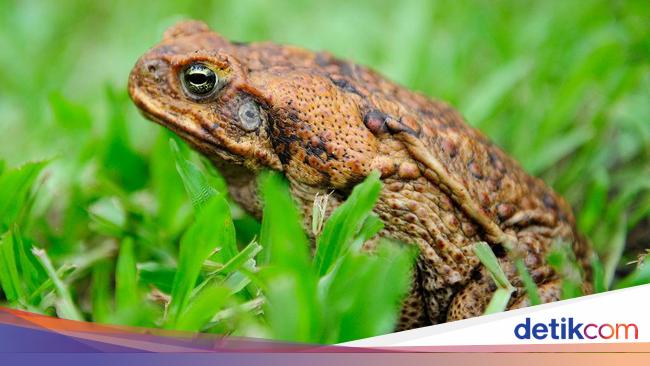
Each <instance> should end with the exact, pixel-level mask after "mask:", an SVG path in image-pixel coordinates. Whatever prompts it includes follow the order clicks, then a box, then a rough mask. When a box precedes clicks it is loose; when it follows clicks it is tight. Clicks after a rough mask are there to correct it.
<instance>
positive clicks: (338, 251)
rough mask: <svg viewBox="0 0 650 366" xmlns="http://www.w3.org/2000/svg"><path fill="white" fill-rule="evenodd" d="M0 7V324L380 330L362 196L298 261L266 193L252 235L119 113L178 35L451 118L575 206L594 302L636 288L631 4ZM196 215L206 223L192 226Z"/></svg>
mask: <svg viewBox="0 0 650 366" xmlns="http://www.w3.org/2000/svg"><path fill="white" fill-rule="evenodd" d="M0 9H1V11H0V48H1V49H2V50H3V52H0V85H2V87H0V116H1V118H0V129H1V130H2V131H3V133H2V137H0V159H2V160H3V161H1V162H0V216H1V217H0V235H1V239H0V284H1V287H2V295H1V296H3V297H4V299H5V300H4V301H5V302H6V303H9V304H10V305H12V306H15V307H19V308H23V309H28V310H31V311H37V312H43V313H47V314H58V315H59V316H64V317H68V318H83V319H86V320H94V321H100V322H111V323H120V324H131V325H144V326H166V327H169V328H177V329H191V330H196V329H201V330H206V331H212V332H231V333H235V334H245V335H261V336H268V337H275V338H281V339H291V340H302V341H313V342H335V341H341V340H346V339H352V338H356V337H363V336H367V335H373V334H378V333H382V332H387V331H390V329H391V327H392V324H393V322H394V320H395V316H396V309H397V307H396V304H397V303H398V301H397V300H396V296H397V294H399V293H400V292H401V291H403V288H404V284H403V283H401V282H400V281H399V280H394V278H401V277H400V276H399V273H400V271H403V269H404V266H405V263H408V262H409V258H410V257H409V256H410V254H409V252H408V251H404V250H400V249H398V248H397V247H395V246H394V245H390V244H385V245H382V246H380V249H378V251H377V255H375V256H368V255H364V254H361V253H359V251H358V247H359V246H360V243H361V242H363V241H365V240H366V239H368V238H370V237H371V236H373V235H374V234H375V233H376V232H377V230H379V228H380V227H381V226H380V225H381V222H379V220H378V219H377V218H376V217H375V216H373V215H372V214H370V211H369V208H370V207H372V204H373V202H374V198H373V197H374V196H373V192H374V190H376V189H377V188H376V187H377V186H376V185H377V184H378V183H373V181H372V179H370V180H369V181H368V182H367V185H365V186H364V187H363V189H365V190H367V191H365V192H361V193H358V194H359V195H360V196H363V197H365V198H363V199H361V201H358V202H357V203H358V204H360V206H359V207H357V209H356V210H357V211H355V210H353V209H349V211H348V212H343V213H339V214H337V215H335V216H333V217H332V218H331V219H330V221H327V222H325V223H324V226H323V227H322V231H321V230H320V227H319V231H320V232H321V235H320V237H319V239H318V243H319V244H323V243H328V244H327V245H328V246H325V244H323V246H322V247H319V248H318V249H317V253H316V256H315V258H314V259H313V260H312V259H311V257H309V256H308V255H307V254H306V253H309V251H308V248H307V247H306V244H305V243H306V239H305V237H306V236H305V234H304V233H300V231H301V230H302V228H300V227H299V226H298V225H297V221H296V222H294V224H295V225H294V224H288V225H284V224H281V225H277V224H274V223H273V222H274V221H273V215H274V214H273V212H275V211H274V210H277V209H279V208H278V207H282V215H283V216H286V215H287V213H286V207H285V206H278V205H286V204H287V202H284V201H282V199H283V198H282V197H281V193H278V192H282V190H283V189H286V187H285V186H284V185H283V182H282V180H281V179H280V178H279V177H272V176H271V177H266V178H265V180H263V182H265V186H264V187H265V188H264V192H265V202H266V204H267V206H266V207H265V212H266V215H265V217H264V220H263V222H262V223H261V225H260V223H258V222H257V221H256V220H254V219H252V218H250V217H248V216H246V215H245V214H244V213H243V212H242V211H241V209H239V208H238V207H236V206H235V205H233V204H232V203H231V202H228V201H226V199H225V197H224V196H223V192H226V190H225V186H224V184H225V183H224V182H223V180H222V179H221V178H220V177H219V176H218V174H216V173H215V172H214V171H213V169H212V168H211V167H210V166H207V165H205V164H203V162H202V160H201V159H200V158H199V157H198V156H196V155H195V154H193V153H190V152H189V151H188V149H187V147H186V146H185V145H184V144H182V143H180V142H178V143H177V144H176V143H173V144H172V145H173V146H174V148H171V149H170V147H169V139H170V138H174V137H173V136H172V135H171V134H170V133H168V132H166V131H164V130H162V129H161V128H159V127H158V126H156V125H154V124H152V123H149V122H147V121H145V120H144V119H143V118H142V117H141V116H139V115H138V113H137V111H136V110H135V108H134V107H133V106H132V105H131V103H130V102H129V100H128V97H127V95H126V92H125V86H126V80H127V76H128V73H129V71H130V69H131V67H132V66H133V64H134V63H135V61H136V59H137V57H139V56H140V55H141V54H142V53H144V52H145V50H146V49H147V48H148V47H150V46H152V45H153V44H155V43H156V42H157V41H158V40H159V38H160V36H161V34H162V32H163V30H164V29H165V28H166V27H168V26H170V25H172V24H173V23H174V22H175V21H177V20H179V19H182V18H196V19H202V20H204V21H206V22H207V23H208V24H209V25H211V26H212V27H213V28H214V29H215V30H217V31H218V32H220V33H222V34H223V35H224V36H226V37H228V38H230V39H233V40H240V41H255V40H271V41H275V42H282V43H292V44H297V45H300V46H304V47H307V48H310V49H315V50H320V49H325V50H329V51H331V52H333V53H334V54H336V55H338V56H341V57H343V58H346V59H350V60H354V61H356V62H360V63H362V64H366V65H369V66H371V67H373V68H375V69H377V70H379V71H381V72H382V73H384V74H386V75H387V76H389V77H390V78H392V79H394V80H396V81H398V82H400V83H402V84H405V85H406V86H408V87H410V88H413V89H416V90H419V91H422V92H423V93H425V94H428V95H431V96H435V97H437V98H440V99H444V100H447V101H449V102H451V103H452V104H454V105H455V106H457V107H458V108H459V109H460V111H461V112H462V113H463V114H464V115H465V116H466V117H467V119H468V121H469V123H471V124H473V125H474V126H477V127H479V128H480V129H481V130H483V131H484V132H485V133H486V134H487V135H489V136H490V137H491V138H492V139H493V140H494V141H495V142H497V143H498V144H499V145H500V146H502V147H503V148H504V149H505V150H506V151H508V152H509V153H510V154H512V155H513V156H514V157H516V158H517V159H518V160H519V161H520V162H521V163H522V164H523V166H524V167H525V168H526V169H527V170H528V171H529V172H531V173H533V174H535V175H538V176H540V177H542V178H543V179H544V180H545V181H547V182H548V183H549V184H551V185H552V186H553V187H554V188H555V189H556V190H557V191H558V192H560V193H561V194H562V195H564V197H565V198H566V199H567V201H568V202H569V203H570V204H571V205H572V206H573V207H574V209H575V212H576V217H577V222H578V225H579V227H580V229H581V230H582V231H583V232H584V233H585V234H586V236H587V237H588V238H589V239H590V240H591V242H592V243H593V244H594V248H595V249H596V252H597V254H598V258H596V257H595V258H594V263H595V264H596V267H595V268H596V271H595V274H596V277H597V278H596V283H595V287H596V288H597V289H598V290H601V291H602V290H605V289H609V288H613V287H626V286H631V285H638V284H641V283H648V282H649V281H650V280H649V278H650V277H649V276H648V268H649V267H648V265H647V264H645V261H644V259H645V255H646V254H647V253H646V251H645V248H648V246H649V245H650V243H649V240H650V238H649V237H650V235H649V234H648V229H647V228H648V226H649V225H650V218H649V215H650V163H649V161H650V103H649V101H650V42H649V41H648V40H649V39H650V27H648V21H649V19H650V4H648V2H647V1H643V0H639V1H597V0H593V1H592V0H590V1H578V0H570V1H560V0H551V1H543V2H540V1H538V2H526V1H514V0H510V1H505V0H501V1H495V2H485V1H464V2H458V1H426V0H422V1H418V0H405V1H401V2H395V1H387V0H379V1H370V0H364V1H355V2H350V1H343V0H334V1H327V2H325V1H322V2H309V1H273V2H270V1H261V0H238V1H209V0H202V1H186V2H182V3H181V2H176V1H171V0H162V1H158V2H156V3H155V4H152V3H151V2H144V1H142V2H141V1H132V0H131V1H126V0H118V1H113V2H104V1H94V2H93V1H90V2H89V1H80V0H60V1H56V2H45V1H39V0H21V1H18V0H14V1H12V0H0ZM179 172H180V174H178V173H179ZM39 174H40V175H39ZM283 187H284V188H283ZM363 189H362V190H363ZM362 193H363V194H362ZM359 202H360V203H359ZM224 207H227V208H228V210H226V209H225V208H224ZM207 215H213V216H212V217H219V218H221V219H222V222H220V225H221V224H223V226H215V227H204V226H205V225H202V224H201V222H203V221H204V220H205V219H206V216H207ZM292 220H293V219H292ZM292 220H289V222H293V221H292ZM349 220H351V221H352V222H348V224H349V225H350V226H340V224H332V223H334V222H339V223H340V222H346V221H349ZM317 221H319V219H318V218H316V219H315V222H317ZM328 224H329V226H328ZM317 226H318V225H315V227H317ZM217 227H220V228H221V229H219V230H221V231H217ZM214 238H220V241H219V242H218V241H215V240H214ZM233 240H235V242H233ZM233 243H234V244H233ZM223 245H227V248H229V249H227V248H226V247H223V248H226V249H222V250H218V251H216V252H214V250H215V249H216V248H217V246H220V247H221V246H223ZM330 245H331V246H330ZM188 246H190V247H191V250H190V249H188ZM195 246H196V247H195ZM198 247H201V248H202V250H197V249H196V248H198ZM321 248H322V249H321ZM326 249H327V250H326ZM260 251H261V252H260ZM283 253H284V254H287V255H288V257H285V256H284V255H281V254H283ZM557 253H558V254H557V255H556V257H555V259H556V263H557V264H558V265H559V266H561V265H562V263H563V262H564V259H563V258H564V257H563V255H562V254H561V253H562V252H561V251H558V252H557ZM633 261H635V263H631V262H633ZM386 263H391V265H390V266H387V265H386ZM181 267H183V273H184V275H183V276H179V275H177V273H178V272H177V268H181ZM362 269H363V270H362ZM299 271H302V272H299ZM404 275H405V274H404ZM381 278H390V280H386V281H381ZM373 279H374V280H373ZM370 281H381V283H383V284H385V286H382V288H380V289H378V288H377V286H368V285H367V284H368V283H370ZM364 286H365V287H364ZM567 286H568V285H567ZM351 289H354V291H352V290H351ZM373 298H375V299H381V300H378V301H374V302H373V301H370V300H369V299H373ZM188 299H189V300H188ZM134 304H135V305H134ZM136 305H137V306H136ZM206 314H208V315H209V316H207V317H206ZM370 319H372V321H370Z"/></svg>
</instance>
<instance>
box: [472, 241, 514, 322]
mask: <svg viewBox="0 0 650 366" xmlns="http://www.w3.org/2000/svg"><path fill="white" fill-rule="evenodd" d="M474 253H475V254H476V256H477V257H478V259H479V260H480V261H481V263H482V264H483V265H484V266H485V268H487V270H488V272H490V275H491V276H492V279H493V280H494V282H496V284H497V286H498V288H497V290H496V291H495V292H494V294H493V295H492V299H491V300H490V303H489V304H488V306H487V308H486V309H485V312H484V314H486V315H487V314H493V313H498V312H501V311H504V310H505V309H506V306H507V305H508V301H510V295H511V294H512V292H513V291H514V290H515V289H514V287H512V285H511V284H510V281H508V277H507V276H506V274H505V273H503V269H501V266H500V265H499V260H498V259H497V257H496V256H495V255H494V252H493V251H492V248H490V246H489V245H488V244H487V243H486V242H478V243H476V245H475V246H474Z"/></svg>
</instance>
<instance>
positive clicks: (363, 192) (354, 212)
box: [314, 171, 381, 276]
mask: <svg viewBox="0 0 650 366" xmlns="http://www.w3.org/2000/svg"><path fill="white" fill-rule="evenodd" d="M380 190H381V181H380V180H379V172H377V171H374V172H372V173H371V174H370V175H368V177H367V178H366V179H365V180H364V182H363V183H361V184H358V185H357V186H355V187H354V189H353V190H352V193H351V194H350V196H349V197H348V198H347V199H346V200H345V202H344V203H343V204H342V205H341V206H339V207H337V208H336V210H334V212H332V215H331V216H330V218H329V219H328V220H327V222H326V223H325V226H324V227H323V232H322V233H321V235H320V236H319V237H318V240H317V244H316V254H315V255H314V263H315V266H316V269H317V274H318V275H319V276H322V275H324V274H325V273H327V272H328V271H329V270H330V268H331V267H332V264H333V263H334V261H335V259H336V258H338V257H339V256H340V254H341V253H342V252H345V251H346V250H348V249H349V246H350V245H351V244H352V241H353V239H354V236H355V235H356V234H357V233H358V232H359V229H360V228H361V227H362V225H363V224H364V222H365V221H366V219H367V218H368V216H369V215H370V214H371V212H372V208H373V207H374V205H375V202H376V201H377V198H378V197H379V191H380ZM375 224H376V221H375V222H373V227H375V228H376V225H375Z"/></svg>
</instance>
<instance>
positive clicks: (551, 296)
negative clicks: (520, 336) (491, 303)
mask: <svg viewBox="0 0 650 366" xmlns="http://www.w3.org/2000/svg"><path fill="white" fill-rule="evenodd" d="M537 293H538V294H539V299H540V300H541V302H542V304H545V303H547V302H553V301H559V300H560V299H562V280H559V279H555V280H551V281H548V282H545V283H544V284H542V285H540V286H538V287H537ZM530 305H531V302H530V298H529V297H528V295H527V294H526V293H525V292H524V293H523V295H522V296H520V297H519V298H517V299H515V301H514V302H513V303H512V305H510V307H509V308H508V310H513V309H521V308H525V307H527V306H530Z"/></svg>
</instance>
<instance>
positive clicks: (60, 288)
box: [32, 248, 84, 321]
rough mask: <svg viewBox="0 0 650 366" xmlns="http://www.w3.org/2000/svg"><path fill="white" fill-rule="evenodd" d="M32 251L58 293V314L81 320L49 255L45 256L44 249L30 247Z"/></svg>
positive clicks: (62, 316) (79, 313)
mask: <svg viewBox="0 0 650 366" xmlns="http://www.w3.org/2000/svg"><path fill="white" fill-rule="evenodd" d="M32 253H34V255H35V256H36V258H38V260H39V261H40V262H41V265H42V266H43V268H45V271H46V272H47V275H48V276H49V277H50V279H51V280H52V282H53V283H54V288H55V289H56V292H57V294H58V295H59V299H58V303H57V311H58V314H59V316H60V317H61V318H65V319H70V320H79V321H83V320H84V319H83V316H81V312H80V311H79V309H77V307H76V305H75V303H74V301H72V296H70V291H68V287H67V286H66V285H65V284H64V283H63V281H62V280H61V278H59V275H58V274H57V273H56V271H55V270H54V267H53V266H52V261H50V257H48V256H47V253H46V252H45V250H43V249H38V248H34V249H32Z"/></svg>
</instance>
